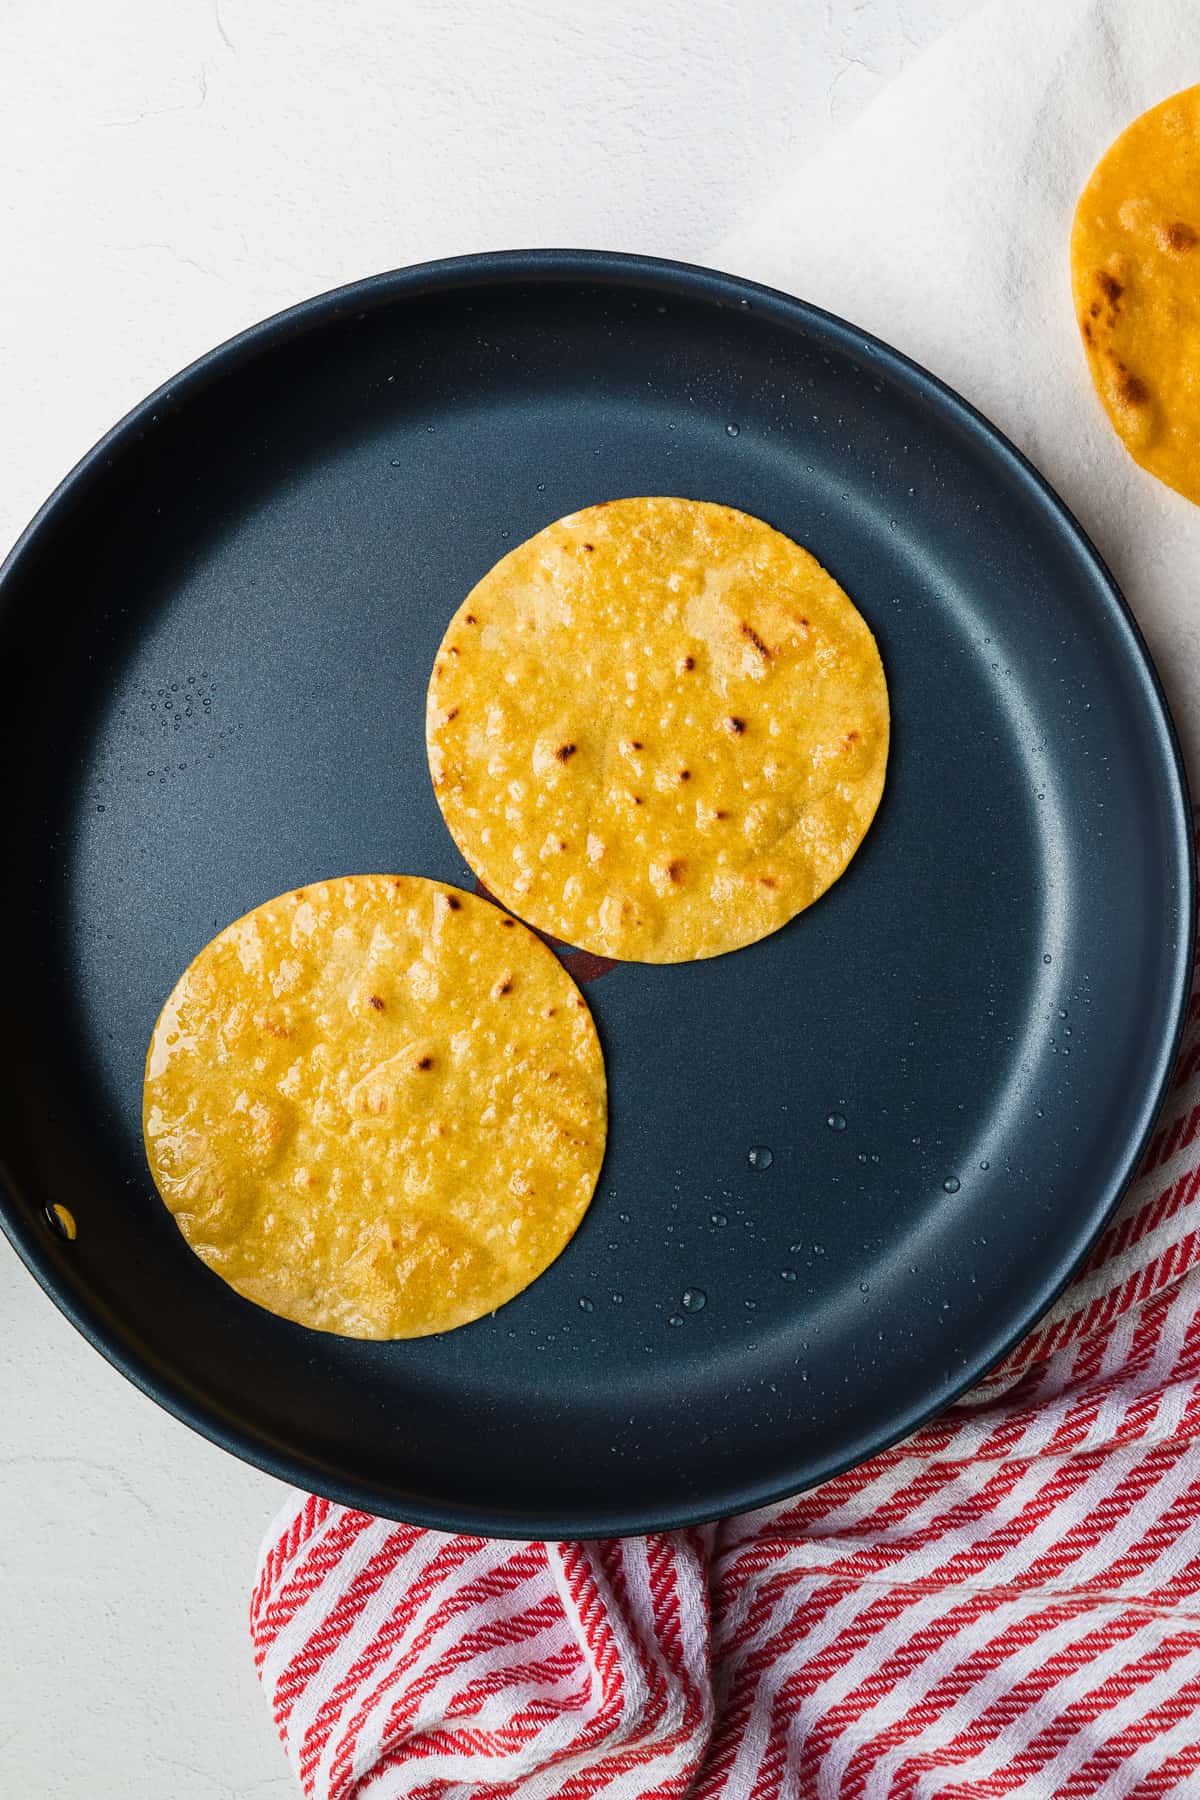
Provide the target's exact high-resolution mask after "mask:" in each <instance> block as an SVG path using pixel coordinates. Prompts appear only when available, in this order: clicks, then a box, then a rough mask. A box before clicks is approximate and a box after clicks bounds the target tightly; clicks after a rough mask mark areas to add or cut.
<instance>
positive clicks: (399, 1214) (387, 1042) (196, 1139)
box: [143, 875, 606, 1338]
mask: <svg viewBox="0 0 1200 1800" xmlns="http://www.w3.org/2000/svg"><path fill="white" fill-rule="evenodd" d="M143 1119H144V1127H145V1139H146V1151H147V1155H148V1157H149V1160H150V1168H151V1172H152V1174H153V1176H154V1181H155V1184H156V1186H157V1187H158V1190H159V1193H160V1194H161V1195H162V1197H163V1199H164V1201H165V1202H166V1204H167V1206H168V1207H169V1208H170V1210H171V1212H172V1213H173V1214H174V1215H175V1220H176V1223H177V1224H178V1226H179V1228H180V1230H181V1231H182V1233H183V1235H184V1237H185V1238H186V1239H187V1241H188V1243H189V1244H190V1245H191V1247H192V1249H193V1250H194V1251H195V1252H196V1254H197V1255H198V1256H200V1257H202V1258H203V1259H204V1261H205V1262H206V1263H207V1264H208V1265H209V1267H210V1268H212V1269H215V1270H216V1272H217V1274H218V1275H220V1276H222V1277H223V1278H224V1279H225V1280H226V1281H227V1282H229V1283H230V1285H231V1286H232V1287H234V1288H236V1289H237V1291H238V1292H239V1293H240V1294H244V1295H245V1296H246V1297H247V1298H248V1299H250V1300H254V1301H257V1302H258V1304H259V1305H260V1306H265V1307H267V1308H269V1309H270V1310H271V1311H272V1312H276V1313H281V1314H282V1315H283V1316H284V1317H285V1318H288V1319H295V1320H297V1321H299V1323H300V1324H302V1325H310V1326H314V1327H316V1328H317V1329H318V1330H323V1331H335V1332H340V1333H342V1334H343V1335H345V1336H348V1337H361V1338H407V1337H423V1336H425V1335H427V1334H428V1333H430V1332H437V1331H447V1330H449V1329H450V1328H451V1327H453V1326H456V1325H464V1324H466V1323H467V1321H468V1320H471V1319H477V1318H479V1317H480V1316H481V1315H482V1314H484V1313H489V1312H492V1311H494V1309H495V1308H496V1307H498V1306H500V1305H502V1304H503V1303H504V1302H505V1301H506V1300H510V1299H511V1298H512V1297H513V1295H514V1294H517V1293H519V1292H520V1290H521V1289H522V1288H524V1287H527V1286H528V1285H529V1283H530V1282H531V1281H533V1280H534V1278H535V1277H536V1276H538V1275H540V1274H541V1273H542V1271H543V1269H545V1268H546V1267H547V1265H548V1264H549V1263H551V1262H552V1261H553V1260H554V1258H555V1257H556V1256H558V1254H559V1252H560V1251H561V1250H562V1249H563V1248H564V1246H565V1245H566V1244H567V1243H568V1241H569V1240H570V1238H571V1235H572V1233H573V1232H574V1231H575V1228H576V1226H577V1225H578V1224H579V1221H580V1220H581V1219H582V1217H583V1215H584V1213H585V1211H586V1210H587V1206H588V1202H589V1201H590V1200H591V1197H592V1191H593V1189H594V1187H595V1185H596V1178H597V1176H598V1174H599V1172H600V1164H601V1161H602V1158H603V1155H604V1139H605V1125H606V1100H605V1078H604V1062H603V1057H602V1055H601V1050H600V1044H599V1041H598V1039H597V1036H596V1029H595V1026H594V1024H593V1023H592V1016H591V1013H590V1012H589V1010H588V1008H587V1006H586V1004H585V1002H584V1000H583V997H582V996H581V994H580V993H579V991H578V989H577V988H576V986H575V984H574V982H572V980H571V979H570V977H569V975H568V974H567V973H566V970H565V969H564V968H563V966H562V964H561V963H560V962H559V960H558V959H557V957H555V956H554V954H553V953H552V952H551V951H550V950H548V949H547V948H546V946H545V945H544V944H542V943H540V942H539V941H538V939H537V938H536V937H534V935H533V934H532V933H531V932H529V931H527V930H526V929H525V927H524V926H523V925H520V924H518V923H517V921H516V920H514V919H510V918H507V917H506V916H505V914H504V913H502V912H500V911H499V909H498V908H496V907H494V906H491V905H489V904H488V903H487V902H486V901H484V900H480V899H478V898H476V896H474V895H472V894H464V893H460V892H459V891H458V890H457V889H455V888H450V887H446V886H443V885H442V884H441V883H439V882H434V881H424V880H421V879H419V878H417V877H414V876H404V875H396V876H390V875H355V876H345V877H343V878H342V879H340V880H336V881H322V882H315V883H313V884H312V885H311V886H310V887H307V888H304V889H302V890H299V891H297V892H295V893H288V894H281V895H280V896H279V897H278V899H275V900H269V901H267V903H266V904H265V905H264V906H260V907H258V908H256V910H255V911H254V912H251V913H248V914H247V915H246V917H245V918H243V919H239V920H238V921H237V922H236V924H233V925H230V926H228V927H227V928H226V929H225V930H224V931H222V932H221V933H220V935H219V936H217V937H216V938H214V939H213V941H212V942H211V943H210V944H209V945H208V946H207V947H206V948H205V949H203V950H202V951H201V952H200V954H199V956H197V957H196V959H195V961H194V962H193V963H192V964H191V965H190V967H189V968H188V969H187V970H186V971H185V973H184V974H183V976H182V977H181V978H180V981H179V983H178V985H177V986H176V988H175V990H174V992H173V993H172V995H171V997H170V999H169V1000H168V1001H167V1003H166V1006H165V1007H164V1008H163V1011H162V1015H161V1017H160V1018H159V1021H158V1023H157V1025H156V1026H155V1029H154V1036H153V1040H152V1042H151V1045H150V1053H149V1056H148V1058H147V1062H146V1086H145V1106H144V1113H143Z"/></svg>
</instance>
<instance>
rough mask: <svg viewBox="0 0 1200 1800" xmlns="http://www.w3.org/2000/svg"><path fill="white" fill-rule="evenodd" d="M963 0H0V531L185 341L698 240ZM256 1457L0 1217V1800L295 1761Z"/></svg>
mask: <svg viewBox="0 0 1200 1800" xmlns="http://www.w3.org/2000/svg"><path fill="white" fill-rule="evenodd" d="M973 4H974V0H858V3H857V4H855V3H854V0H791V3H790V4H785V3H784V0H657V4H655V5H653V6H648V5H640V4H639V5H635V4H633V3H632V0H592V3H588V0H392V3H391V4H387V3H385V0H336V3H335V4H323V3H318V0H104V3H103V4H99V3H97V0H0V241H2V243H3V257H4V261H3V279H0V396H2V406H3V410H2V414H0V417H2V419H3V429H2V430H0V539H2V540H3V547H7V544H8V542H9V541H11V539H12V538H13V537H14V536H15V535H16V533H17V531H18V530H19V529H20V527H21V526H22V525H23V524H24V522H25V520H26V519H27V518H28V516H29V515H30V513H31V512H32V511H33V510H34V509H35V508H36V506H37V505H38V504H39V503H40V501H41V500H42V499H43V498H44V497H45V495H46V493H47V492H48V491H49V490H50V488H51V487H53V486H54V484H55V483H56V481H57V480H58V479H59V477H60V476H61V475H62V474H63V473H64V472H65V471H66V469H67V468H68V467H69V466H70V464H71V463H72V462H73V461H74V460H75V459H76V458H77V457H78V456H79V455H80V454H81V453H82V452H83V451H84V450H85V449H86V448H87V447H88V445H89V444H90V443H91V442H92V441H93V440H94V439H95V438H96V437H97V436H98V435H99V434H100V433H101V432H102V431H104V430H105V429H106V428H107V427H108V426H109V425H110V424H112V422H113V421H114V420H115V419H116V418H117V417H118V416H119V415H120V414H121V413H123V412H124V411H125V410H126V409H127V408H128V407H129V406H130V405H132V404H133V403H134V402H135V401H136V400H137V399H139V398H140V397H141V395H142V394H143V393H145V392H146V391H147V390H148V389H150V388H151V387H153V386H155V385H157V383H158V382H160V381H162V380H163V379H165V378H166V377H167V376H168V375H170V374H171V373H172V372H173V371H174V370H175V369H177V368H178V367H180V366H181V365H182V364H183V363H185V362H188V361H189V360H190V359H191V358H192V357H194V356H196V355H197V354H199V353H200V352H201V351H203V350H205V349H207V348H208V347H209V346H210V345H212V344H214V343H216V342H218V341H219V340H220V339H222V338H224V337H227V336H229V335H230V334H231V333H232V332H234V331H237V330H238V329H240V328H241V327H242V326H244V325H247V324H249V323H251V322H252V321H253V320H254V319H256V318H259V317H261V316H263V315H264V314H266V313H269V312H272V311H275V310H277V309H278V308H279V307H282V306H285V305H287V304H289V303H290V302H291V301H293V300H297V299H300V298H302V297H303V296H305V295H308V294H312V293H316V292H319V291H320V290H321V289H323V288H326V287H330V286H333V285H335V284H336V283H338V282H341V281H345V280H349V279H351V278H353V277H355V276H360V275H365V274H368V273H371V272H373V271H375V270H377V269H382V268H388V267H393V266H395V265H397V264H401V263H407V262H414V261H419V260H421V259H423V258H426V257H432V256H443V255H449V254H452V253H455V252H461V251H469V250H481V249H493V248H500V247H511V246H523V245H535V244H556V245H588V246H601V247H605V248H612V249H621V250H646V251H651V252H656V253H658V254H662V255H667V256H678V257H683V258H686V259H691V260H695V261H704V260H705V258H706V255H707V254H708V253H709V251H710V249H711V248H712V247H713V246H714V245H715V244H716V243H717V242H718V240H720V239H721V238H722V237H724V236H725V235H726V234H727V233H729V232H731V231H733V230H734V229H735V228H736V226H737V225H738V223H739V221H740V220H741V218H742V217H743V216H744V215H745V214H746V213H747V212H749V211H751V210H754V209H756V208H757V207H758V206H759V205H760V204H761V203H762V202H763V201H764V200H766V199H767V197H768V196H769V194H770V193H771V191H772V189H773V188H774V187H775V186H776V185H777V184H778V183H780V182H781V181H782V180H783V179H784V178H785V177H786V175H787V174H788V172H789V170H790V169H791V168H793V167H794V165H795V164H796V163H797V162H798V161H799V160H800V159H801V157H802V156H803V155H805V154H807V153H808V152H809V151H811V150H813V149H815V148H816V147H817V146H818V145H819V144H821V143H822V141H823V140H824V139H826V138H827V137H829V136H830V135H831V134H832V133H833V132H835V131H836V130H837V129H838V127H839V126H840V125H842V124H845V123H846V122H848V121H849V119H851V118H852V117H853V116H854V115H855V114H856V113H857V112H858V111H860V110H861V108H862V107H863V106H864V105H865V104H866V103H867V102H868V101H869V100H870V99H871V98H872V97H873V96H874V95H875V94H876V93H877V92H878V91H879V89H880V88H881V87H882V86H883V85H884V84H885V83H886V82H887V81H888V80H889V79H890V78H891V77H893V76H894V75H896V74H897V73H898V72H899V70H900V69H901V68H902V67H903V66H904V64H905V63H906V62H908V61H909V60H910V59H911V57H913V56H914V55H915V54H916V53H917V52H918V51H919V50H920V49H921V48H922V47H924V46H925V45H926V44H928V43H930V42H931V41H932V40H933V39H934V38H935V37H937V36H938V35H939V34H940V33H941V32H942V31H943V30H945V29H946V28H947V27H949V26H950V25H952V24H953V23H954V22H955V21H956V20H957V19H958V18H960V17H961V16H962V15H964V14H965V13H966V12H967V11H969V10H971V8H972V6H973ZM278 1493H279V1489H278V1488H277V1485H276V1484H275V1483H273V1482H272V1481H270V1480H268V1479H266V1478H265V1477H263V1476H260V1475H257V1474H255V1473H254V1472H253V1471H251V1470H250V1469H247V1468H245V1467H243V1466H242V1465H241V1464H240V1463H237V1462H235V1461H233V1460H232V1458H229V1457H226V1456H224V1455H223V1454H222V1453H220V1452H219V1451H217V1450H214V1449H212V1448H210V1447H209V1446H208V1445H207V1444H206V1443H204V1442H202V1441H201V1440H200V1439H198V1438H196V1437H194V1436H193V1435H192V1434H191V1433H189V1432H188V1431H186V1430H185V1429H184V1428H183V1427H182V1426H181V1425H177V1424H176V1423H175V1422H174V1421H173V1420H171V1419H169V1418H168V1417H167V1416H166V1415H165V1414H164V1413H161V1412H159V1411H158V1409H157V1408H156V1407H154V1406H153V1405H152V1404H151V1403H150V1402H149V1401H148V1400H145V1399H143V1398H142V1397H141V1396H140V1395H139V1394H138V1393H136V1392H135V1391H134V1390H133V1388H131V1387H130V1386H128V1384H127V1383H125V1382H124V1381H123V1380H122V1379H121V1377H120V1376H118V1375H117V1374H116V1373H115V1372H114V1371H112V1370H111V1369H109V1368H108V1366H107V1365H106V1364H105V1363H104V1362H102V1360H101V1359H100V1358H99V1357H98V1356H97V1355H96V1354H95V1353H94V1352H93V1351H92V1350H90V1349H88V1347H87V1346H86V1345H85V1344H84V1343H83V1341H82V1339H80V1338H78V1337H77V1336H76V1335H75V1333H74V1331H73V1330H72V1329H71V1328H70V1326H68V1325H67V1324H66V1322H65V1321H64V1320H62V1319H61V1318H60V1317H59V1315H58V1314H57V1313H56V1312H55V1310H54V1309H53V1307H52V1306H51V1305H50V1303H49V1301H48V1300H46V1299H45V1298H44V1296H43V1295H42V1293H41V1292H40V1290H39V1289H38V1288H37V1287H36V1286H35V1285H34V1283H33V1282H32V1281H31V1280H30V1279H29V1278H28V1276H26V1275H25V1273H24V1271H23V1270H22V1269H21V1268H20V1266H19V1265H18V1263H17V1261H16V1259H15V1257H13V1256H12V1254H11V1252H9V1251H8V1250H7V1247H0V1642H2V1643H3V1646H4V1647H3V1650H2V1651H0V1800H60V1797H61V1800H85V1797H86V1800H108V1796H110V1795H111V1796H120V1797H121V1800H249V1797H250V1796H270V1795H272V1794H278V1795H283V1794H286V1793H289V1792H291V1791H292V1782H291V1778H290V1776H289V1775H288V1774H287V1773H286V1770H285V1768H284V1765H283V1760H282V1756H281V1754H280V1753H279V1751H278V1750H277V1748H276V1745H275V1739H274V1734H273V1730H272V1727H271V1725H270V1722H269V1720H268V1717H267V1714H266V1709H265V1706H264V1704H263V1702H262V1700H261V1698H260V1697H259V1695H258V1692H257V1689H256V1685H255V1682H254V1679H253V1675H252V1672H251V1663H250V1655H249V1649H248V1641H247V1635H246V1627H245V1614H246V1598H247V1593H248V1587H249V1576H250V1570H251V1566H252V1561H253V1556H254V1551H255V1547H256V1545H257V1542H258V1539H259V1537H260V1535H261V1532H262V1529H263V1527H264V1525H265V1524H266V1522H267V1520H268V1518H269V1516H270V1514H271V1512H272V1511H273V1509H274V1506H275V1504H276V1499H277V1495H278Z"/></svg>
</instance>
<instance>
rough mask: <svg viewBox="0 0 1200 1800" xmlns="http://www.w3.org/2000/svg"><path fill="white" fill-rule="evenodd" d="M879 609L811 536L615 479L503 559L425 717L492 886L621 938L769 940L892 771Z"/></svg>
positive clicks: (651, 950)
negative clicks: (796, 538)
mask: <svg viewBox="0 0 1200 1800" xmlns="http://www.w3.org/2000/svg"><path fill="white" fill-rule="evenodd" d="M888 734H889V713H888V694H887V684H886V681H885V679H884V672H883V666H882V663H881V661H880V657H879V652H878V650H877V648H876V645H875V640H874V638H873V636H872V634H871V631H870V629H869V627H868V625H867V623H866V621H865V620H864V619H863V617H862V615H861V614H860V613H859V611H858V610H857V608H856V607H855V606H854V604H853V602H852V601H851V600H850V598H849V597H848V595H847V594H846V593H844V592H843V590H842V589H841V588H840V587H839V586H838V583H837V582H836V581H835V580H834V579H833V577H832V576H831V575H829V574H828V573H827V572H826V571H825V570H824V569H823V568H822V567H821V565H820V564H819V563H818V562H817V561H816V560H815V558H813V557H812V556H811V555H810V554H809V553H808V551H807V550H804V549H802V548H801V546H800V545H799V544H796V543H793V542H792V540H791V539H790V538H787V537H785V536H783V534H782V533H781V532H778V531H775V530H773V529H772V528H771V526H769V525H767V524H765V523H764V522H763V521H762V520H761V519H756V518H753V517H751V516H750V515H749V514H747V513H743V512H738V511H735V510H734V509H733V508H731V507H727V506H718V505H714V504H712V503H709V502H705V501H695V500H686V499H675V498H638V499H628V500H614V501H610V502H608V503H606V504H602V505H599V506H591V507H587V508H585V509H584V510H583V511H581V512H577V513H572V514H570V515H569V516H568V517H567V518H564V519H560V520H558V521H557V522H556V523H555V524H552V525H549V526H547V527H546V529H545V530H543V531H540V532H539V533H538V534H537V536H536V537H533V538H530V539H529V540H528V541H527V542H526V543H523V544H521V545H519V546H518V547H517V548H516V549H514V550H512V551H511V552H510V553H509V554H508V555H507V556H505V557H503V558H502V559H501V561H500V562H498V563H497V564H496V566H495V567H494V568H493V569H492V570H491V571H490V572H489V573H488V574H487V575H485V576H484V578H483V580H482V581H481V582H480V583H479V584H478V586H476V587H475V589H474V590H473V591H472V593H471V594H470V595H469V596H468V597H467V599H466V600H465V601H464V603H463V605H462V606H461V607H460V608H459V611H458V612H457V613H456V615H455V617H454V619H453V620H452V622H451V624H450V628H449V630H448V631H447V632H446V635H445V638H444V639H443V642H442V645H441V648H440V649H439V651H438V654H437V659H436V662H435V664H434V669H433V674H432V678H431V681H430V687H429V698H428V707H427V716H426V737H427V745H428V751H429V762H430V772H431V775H432V778H433V783H434V789H435V792H436V794H437V798H438V803H439V805H440V806H441V809H442V813H443V816H444V817H445V820H446V823H447V825H448V826H449V828H450V831H451V832H452V834H453V836H454V838H455V841H456V842H457V843H458V845H459V847H460V849H461V850H462V852H463V854H464V856H465V857H466V859H467V861H468V862H469V863H470V864H471V866H472V868H473V869H474V870H475V872H476V874H477V875H479V876H480V877H481V879H482V880H483V882H484V883H485V884H486V886H487V888H488V890H489V891H490V892H491V893H493V894H495V895H496V896H497V897H498V898H499V899H501V900H502V901H503V902H504V903H505V905H507V906H509V907H511V908H512V909H513V911H514V912H516V913H518V914H519V915H520V916H521V917H522V918H524V919H527V920H529V922H530V923H531V924H533V925H535V926H537V927H538V928H539V929H540V930H544V931H547V932H549V933H552V934H553V935H554V936H555V937H558V938H561V939H563V940H564V941H566V942H567V943H572V944H577V945H580V946H581V947H583V948H584V949H587V950H590V951H593V952H595V953H597V954H598V955H601V956H610V957H616V958H621V959H629V960H632V961H640V962H650V963H665V962H682V961H687V960H690V959H693V958H699V957H709V956H718V955H720V954H722V953H723V952H725V951H729V950H735V949H737V948H738V947H739V946H741V945H745V944H749V943H753V942H754V941H755V940H757V939H759V938H762V937H765V936H766V935H767V934H768V933H770V932H773V931H775V930H777V929H778V928H779V927H780V926H781V925H784V924H786V923H787V921H788V920H789V919H791V918H793V917H794V916H795V914H796V913H798V912H800V911H802V910H803V909H804V908H805V907H807V906H810V905H811V904H812V902H813V901H814V900H816V899H817V898H818V897H819V895H821V894H822V893H824V892H825V890H826V889H827V888H828V887H829V886H830V884H831V883H832V882H834V881H836V880H837V878H838V876H839V875H841V873H842V872H843V870H844V869H845V868H846V865H847V864H848V863H849V861H850V859H851V857H852V856H853V855H854V853H855V851H856V850H857V849H858V847H859V845H860V843H861V842H862V839H863V836H864V834H865V833H866V831H867V828H868V827H869V825H870V823H871V820H872V818H873V817H874V814H875V810H876V807H877V806H878V804H879V799H880V795H881V793H882V791H883V783H884V774H885V769H886V765H887V753H888Z"/></svg>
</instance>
